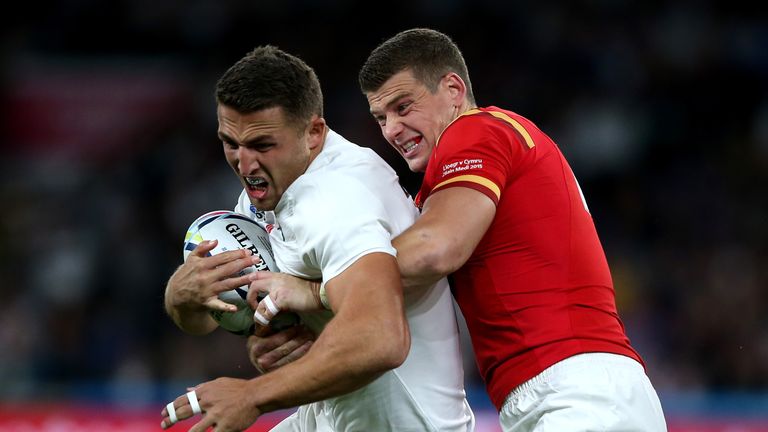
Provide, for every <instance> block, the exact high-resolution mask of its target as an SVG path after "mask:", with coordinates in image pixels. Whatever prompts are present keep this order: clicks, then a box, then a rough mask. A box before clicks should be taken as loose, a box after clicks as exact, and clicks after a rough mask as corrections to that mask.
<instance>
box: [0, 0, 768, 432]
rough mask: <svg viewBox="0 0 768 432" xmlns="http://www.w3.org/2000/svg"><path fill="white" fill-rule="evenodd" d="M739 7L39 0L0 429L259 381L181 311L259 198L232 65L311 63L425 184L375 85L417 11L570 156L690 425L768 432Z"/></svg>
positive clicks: (25, 41) (759, 42)
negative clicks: (222, 237) (192, 267)
mask: <svg viewBox="0 0 768 432" xmlns="http://www.w3.org/2000/svg"><path fill="white" fill-rule="evenodd" d="M739 3H740V2H714V1H702V2H692V1H672V2H614V1H605V0H593V1H577V2H568V4H566V5H557V4H555V3H549V2H537V3H536V4H528V3H524V2H519V1H506V2H499V1H494V2H491V1H488V0H474V1H472V2H470V1H466V0H448V1H436V0H432V1H430V0H412V1H409V2H402V3H400V2H393V3H375V4H370V5H363V4H358V2H353V1H349V0H347V1H345V0H326V1H320V2H312V1H306V0H287V1H282V2H260V1H245V0H239V1H227V2H216V1H205V0H189V1H180V0H169V1H162V2H158V1H148V0H134V1H125V0H117V1H112V2H97V1H94V0H62V1H58V2H50V3H46V2H42V3H39V2H29V3H26V2H23V3H21V4H16V5H15V6H14V8H15V9H16V12H15V13H13V14H10V13H9V14H7V15H6V19H5V20H4V21H5V25H4V26H3V28H2V30H1V31H2V34H3V39H2V45H0V55H1V56H2V59H1V60H2V70H1V71H0V107H1V108H2V114H3V115H2V126H3V127H2V129H1V130H2V139H1V140H0V154H1V155H2V158H1V159H0V178H2V188H0V202H2V217H0V431H67V430H78V431H96V430H98V431H111V430H120V431H145V430H158V429H159V426H158V424H159V421H160V416H159V412H160V410H161V409H162V407H163V406H164V405H165V403H167V402H168V401H169V400H171V399H172V398H174V397H176V396H177V395H180V394H181V393H183V392H184V389H185V387H186V386H188V385H193V384H196V383H199V382H201V381H205V380H208V379H210V378H213V377H217V376H220V375H229V376H241V377H247V376H249V375H251V374H252V373H253V369H252V368H251V366H250V364H249V363H248V360H247V357H246V354H245V349H244V344H243V341H242V340H241V339H239V338H237V337H235V336H232V335H229V334H226V333H223V332H222V333H218V334H214V335H210V336H208V337H204V338H196V337H192V336H187V335H184V334H182V333H181V332H180V331H179V330H177V329H176V328H175V327H174V326H173V325H172V323H171V322H170V320H169V319H167V318H166V316H165V315H164V313H163V308H162V296H163V289H164V283H165V281H166V280H167V278H168V276H169V275H170V274H171V273H172V271H173V270H174V269H175V267H176V266H177V265H178V264H179V263H180V262H181V254H182V251H181V245H182V238H183V235H184V232H185V229H186V227H187V226H188V224H189V223H190V222H191V221H192V220H194V219H195V218H196V217H197V216H198V215H200V214H202V213H204V212H205V211H208V210H213V209H220V208H231V207H232V206H233V204H234V200H235V198H236V196H237V193H238V188H239V187H238V184H237V181H236V180H235V178H234V177H233V176H232V174H231V173H230V171H228V168H227V166H226V164H225V162H224V158H223V156H222V154H221V148H220V144H219V143H218V141H217V139H216V133H215V131H216V121H215V113H214V102H213V96H212V94H213V85H214V83H215V80H216V79H217V78H218V76H219V74H221V73H222V72H223V71H224V70H225V68H226V67H228V66H229V65H230V64H231V63H233V62H234V61H235V60H237V59H238V58H240V56H242V55H243V54H245V53H246V52H247V51H249V50H250V49H251V48H253V47H254V46H256V45H259V44H267V43H269V44H274V45H277V46H279V47H281V48H283V49H286V50H287V51H289V52H292V53H294V54H297V55H299V56H301V57H302V58H304V59H305V60H306V61H307V62H308V63H309V64H310V65H312V66H313V67H314V68H315V69H316V70H317V72H318V75H319V77H320V80H321V83H322V84H323V88H324V92H325V98H326V117H327V119H328V120H329V123H330V125H331V127H333V128H334V129H336V130H337V131H339V132H341V133H342V134H344V135H345V136H346V137H347V138H350V139H352V140H354V141H356V142H358V143H361V144H363V145H368V146H370V147H373V148H375V149H376V150H377V151H379V152H380V153H381V154H382V155H384V156H385V158H386V159H387V160H388V161H390V162H391V163H392V165H393V166H395V167H396V169H397V170H398V171H399V172H400V173H401V178H402V181H403V184H404V185H405V186H406V187H408V188H409V189H410V190H411V191H414V190H415V189H416V186H417V185H418V183H419V180H420V178H419V177H418V176H416V175H414V174H411V173H409V172H408V171H407V169H406V167H405V165H404V164H403V163H402V162H401V161H400V160H399V158H398V157H397V156H396V155H395V154H394V152H393V151H391V150H390V149H389V148H388V147H387V146H386V143H385V142H384V140H383V139H382V138H381V137H380V135H379V132H378V130H377V127H376V125H375V124H374V122H373V121H372V119H371V118H370V116H369V115H368V113H367V104H366V102H365V99H364V97H363V96H362V95H361V94H360V93H359V91H358V89H357V81H356V79H357V70H358V67H359V66H360V65H361V64H362V62H363V61H364V60H365V57H366V55H367V53H368V52H369V51H370V50H371V49H372V48H373V47H374V46H376V45H377V44H378V43H379V42H380V41H382V40H383V39H384V38H386V37H388V36H390V35H392V34H394V33H395V32H396V31H399V30H402V29H405V28H408V27H412V26H430V27H434V28H437V29H440V30H442V31H445V32H447V33H448V34H450V35H452V36H453V37H454V39H455V40H456V41H457V42H458V44H459V46H460V47H462V49H463V51H464V54H465V56H466V59H467V62H468V65H469V69H470V75H471V77H472V82H473V85H474V90H475V94H476V95H477V99H478V102H479V103H480V104H481V105H491V104H493V105H499V106H502V107H506V108H510V109H512V110H514V111H517V112H519V113H521V114H523V115H525V116H527V117H529V118H531V119H532V120H534V121H535V122H537V123H538V125H539V126H540V127H541V128H542V129H543V130H545V131H546V132H547V133H549V134H550V135H551V136H552V137H553V138H554V139H555V140H556V141H557V142H558V143H559V144H560V146H561V148H562V149H563V151H564V153H566V155H567V156H568V157H569V159H570V161H571V163H572V166H573V169H574V171H575V173H576V175H577V177H578V178H579V180H580V182H581V185H582V188H583V190H584V192H585V195H586V197H587V200H588V202H589V205H590V209H591V211H592V213H593V216H594V219H595V222H596V225H597V228H598V231H599V233H600V235H601V238H602V240H603V244H604V246H605V249H606V253H607V256H608V260H609V263H610V264H611V267H612V270H613V275H614V281H615V285H616V292H617V300H618V306H619V309H620V313H621V315H622V317H623V320H624V323H625V325H626V327H627V331H628V333H629V336H630V338H631V340H632V342H633V344H634V346H635V347H636V348H637V349H638V350H639V351H640V353H641V354H642V355H643V357H644V358H645V360H646V363H647V366H648V372H649V375H650V377H651V379H652V381H653V383H654V384H655V386H656V388H657V390H658V391H659V393H660V396H661V399H662V403H663V405H664V409H665V413H666V416H667V419H668V422H669V429H670V431H677V432H683V431H705V432H706V431H711V432H714V431H723V432H724V431H729V432H732V431H740V432H746V431H749V432H751V431H766V430H768V320H767V319H766V315H768V289H767V288H768V192H766V186H768V182H767V181H766V180H768V97H767V95H768V92H767V90H768V19H767V17H766V14H765V9H764V8H762V7H760V6H759V4H755V5H753V6H740V5H739ZM369 8H370V10H369ZM466 369H467V387H468V391H469V394H470V399H471V402H472V404H473V406H474V407H475V410H476V412H477V414H478V420H479V426H478V430H479V431H495V430H497V428H498V427H497V425H496V414H495V412H494V410H493V408H492V407H491V405H490V404H489V402H488V401H487V398H486V397H485V395H484V391H483V387H482V384H481V383H480V381H479V379H478V376H477V374H476V373H475V371H474V364H473V363H472V360H471V353H470V352H469V351H467V366H466ZM282 415H285V413H281V412H279V413H274V414H271V415H269V416H266V417H265V418H264V419H262V420H260V421H259V422H258V423H257V425H256V426H254V427H253V428H252V430H264V429H265V428H268V427H269V425H271V424H274V422H275V421H277V420H279V418H280V417H281V416H282ZM190 425H191V423H190ZM187 427H189V425H184V426H177V427H176V429H179V430H186V429H185V428H187Z"/></svg>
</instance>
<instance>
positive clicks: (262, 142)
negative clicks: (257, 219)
mask: <svg viewBox="0 0 768 432" xmlns="http://www.w3.org/2000/svg"><path fill="white" fill-rule="evenodd" d="M217 116H218V120H219V130H218V134H219V139H221V142H222V143H223V145H224V155H225V156H226V158H227V162H228V163H229V166H231V167H232V169H233V170H234V171H235V174H237V176H238V177H239V178H240V183H242V185H243V187H244V188H245V190H246V192H247V193H248V197H249V198H250V199H251V203H252V204H253V205H255V206H256V208H258V209H259V210H274V209H275V207H276V206H277V203H278V202H280V198H281V197H282V196H283V193H284V192H285V190H286V189H288V187H289V186H290V185H291V184H293V182H294V181H295V180H296V179H297V178H298V177H299V176H300V175H302V174H303V173H304V171H306V170H307V167H308V166H309V163H310V162H311V161H312V159H313V158H314V156H315V155H316V153H315V152H313V150H315V149H318V148H319V147H318V146H320V145H321V144H322V140H323V139H324V127H325V121H324V120H323V119H322V118H318V117H316V116H315V117H313V119H312V121H311V122H310V124H309V125H308V126H307V127H306V128H304V129H302V131H297V130H296V127H295V126H293V125H292V124H290V123H288V122H286V119H285V116H284V115H283V109H282V108H280V107H276V108H269V109H265V110H261V111H256V112H253V113H249V114H242V113H240V112H238V111H237V110H234V109H232V108H229V107H227V106H224V105H219V106H218V108H217Z"/></svg>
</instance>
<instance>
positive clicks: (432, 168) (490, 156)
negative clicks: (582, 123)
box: [419, 110, 533, 204]
mask: <svg viewBox="0 0 768 432" xmlns="http://www.w3.org/2000/svg"><path fill="white" fill-rule="evenodd" d="M494 114H497V115H494ZM518 126H519V127H518ZM521 131H522V132H523V133H524V132H525V131H524V129H522V126H521V125H519V123H517V124H516V123H515V120H514V119H512V118H511V117H509V116H507V115H505V114H503V113H489V112H485V111H480V110H473V111H470V112H469V113H466V114H464V115H463V116H462V117H459V118H458V119H457V120H456V121H454V123H452V124H451V125H449V126H448V128H447V129H446V130H445V132H444V133H443V135H442V136H441V137H440V140H439V142H438V146H437V148H436V149H435V152H434V158H433V159H432V160H430V162H429V166H428V167H427V172H426V174H425V181H424V184H423V186H424V187H422V189H421V191H420V193H419V195H420V196H419V200H420V201H421V203H423V201H424V200H426V198H427V197H428V196H429V195H431V194H433V193H435V192H437V191H438V190H442V189H446V188H450V187H467V188H470V189H474V190H477V191H478V192H481V193H483V194H485V195H486V196H487V197H488V198H490V199H491V200H492V201H493V202H494V203H495V204H498V203H499V199H501V195H502V193H503V192H504V187H505V185H506V184H507V182H508V181H509V178H510V176H512V175H513V174H514V168H515V166H516V165H517V164H518V160H519V158H521V157H523V155H524V153H525V151H526V150H527V149H530V148H532V147H533V143H532V141H530V137H528V139H527V140H526V137H525V136H524V135H523V134H522V133H521Z"/></svg>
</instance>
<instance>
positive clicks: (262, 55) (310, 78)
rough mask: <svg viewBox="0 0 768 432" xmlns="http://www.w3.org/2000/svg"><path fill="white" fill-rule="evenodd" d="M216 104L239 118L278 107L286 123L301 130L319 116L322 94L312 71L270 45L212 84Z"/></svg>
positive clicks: (321, 107) (291, 56)
mask: <svg viewBox="0 0 768 432" xmlns="http://www.w3.org/2000/svg"><path fill="white" fill-rule="evenodd" d="M216 102H217V103H219V104H221V105H226V106H227V107H230V108H233V109H235V110H237V111H238V112H241V113H243V114H248V113H252V112H256V111H261V110H264V109H268V108H274V107H281V108H283V112H284V114H285V116H286V120H287V121H289V122H291V123H293V124H294V125H296V126H297V127H299V128H302V127H304V126H305V125H306V124H307V123H308V122H309V120H310V119H311V118H312V116H313V115H314V114H317V115H318V116H320V117H322V115H323V93H322V90H321V89H320V81H319V80H318V79H317V75H316V74H315V71H314V70H313V69H312V68H311V67H309V65H307V64H306V63H304V61H302V60H301V59H299V58H298V57H296V56H293V55H291V54H288V53H286V52H285V51H282V50H280V49H279V48H277V47H274V46H271V45H265V46H260V47H257V48H256V49H254V50H253V51H251V52H250V53H248V54H247V55H245V57H243V58H242V59H240V60H239V61H238V62H237V63H235V64H234V65H233V66H232V67H230V68H229V69H228V70H227V71H226V72H225V73H224V75H222V76H221V78H220V79H219V81H218V82H217V83H216Z"/></svg>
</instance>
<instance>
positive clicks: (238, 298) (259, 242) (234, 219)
mask: <svg viewBox="0 0 768 432" xmlns="http://www.w3.org/2000/svg"><path fill="white" fill-rule="evenodd" d="M204 240H218V244H217V245H216V247H215V248H214V249H213V250H211V252H210V253H209V256H210V255H216V254H219V253H222V252H226V251H230V250H236V249H247V250H250V251H251V252H252V253H253V255H255V256H258V257H259V258H261V263H260V264H258V265H252V266H250V267H247V268H246V269H244V270H242V271H241V272H240V274H239V275H246V274H249V273H251V272H254V271H262V270H268V271H273V272H277V271H279V270H278V268H277V264H275V258H274V255H273V253H272V246H271V245H270V243H269V234H268V233H267V231H266V230H265V229H264V228H262V227H261V226H260V225H259V224H257V223H256V222H255V221H253V220H251V219H249V218H248V217H246V216H244V215H241V214H239V213H235V212H233V211H229V210H217V211H212V212H208V213H206V214H204V215H202V216H200V217H199V218H197V219H196V220H195V221H194V222H192V224H191V225H190V226H189V229H187V234H186V235H185V236H184V261H185V262H186V261H187V258H188V257H189V254H190V253H191V252H192V250H193V249H194V248H195V247H197V245H198V244H200V243H201V242H203V241H204ZM247 296H248V285H243V286H240V287H238V288H235V289H233V290H230V291H226V292H223V293H221V294H219V298H220V299H221V300H223V301H225V302H227V303H230V304H233V305H235V306H237V312H222V311H211V317H213V319H214V320H215V321H216V322H217V323H218V324H219V326H220V327H221V328H223V329H225V330H227V331H229V332H230V333H234V334H237V335H241V336H249V335H251V334H253V330H254V325H255V324H254V321H253V309H252V308H251V307H250V305H249V304H248V302H247V301H246V297H247ZM283 315H285V316H283ZM278 318H281V319H278ZM295 321H297V317H296V315H295V314H286V313H283V314H279V315H278V316H277V317H275V319H274V320H273V322H272V327H273V328H277V329H279V328H285V327H287V326H288V325H293V324H295ZM278 327H279V328H278Z"/></svg>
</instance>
